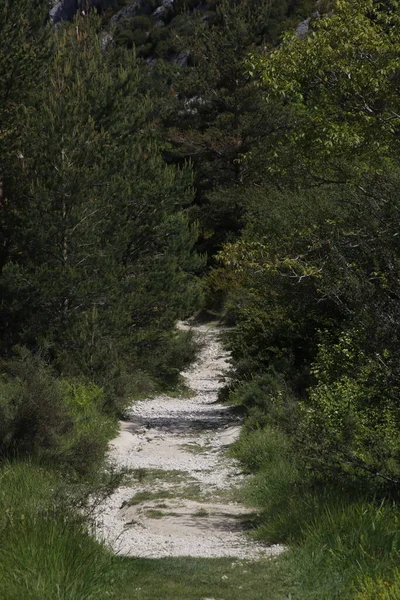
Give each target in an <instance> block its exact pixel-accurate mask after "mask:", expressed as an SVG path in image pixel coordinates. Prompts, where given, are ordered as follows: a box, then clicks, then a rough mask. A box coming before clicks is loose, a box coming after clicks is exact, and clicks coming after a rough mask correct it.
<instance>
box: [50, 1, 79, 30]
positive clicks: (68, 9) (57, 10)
mask: <svg viewBox="0 0 400 600" xmlns="http://www.w3.org/2000/svg"><path fill="white" fill-rule="evenodd" d="M78 8H79V1H78V0H61V2H55V3H54V6H53V8H52V9H51V10H50V13H49V15H50V19H51V21H52V23H53V24H54V25H55V24H56V23H58V22H59V21H70V20H71V19H73V18H74V15H75V13H76V11H77V10H78Z"/></svg>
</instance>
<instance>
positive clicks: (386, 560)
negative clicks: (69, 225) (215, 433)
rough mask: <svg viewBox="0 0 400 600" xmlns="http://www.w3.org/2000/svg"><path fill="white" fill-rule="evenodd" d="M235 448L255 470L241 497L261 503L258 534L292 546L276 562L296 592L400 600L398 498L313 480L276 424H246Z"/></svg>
mask: <svg viewBox="0 0 400 600" xmlns="http://www.w3.org/2000/svg"><path fill="white" fill-rule="evenodd" d="M234 454H235V456H236V458H238V459H239V460H241V462H242V463H243V465H244V466H245V467H246V468H247V469H248V470H249V471H251V472H253V473H254V475H253V476H252V477H251V478H250V480H249V483H248V485H247V488H245V490H244V496H245V498H246V499H247V500H248V502H249V503H252V504H256V505H258V506H260V507H261V509H262V511H261V518H260V521H259V523H258V524H256V529H255V534H256V536H257V537H258V538H259V539H264V540H268V541H269V542H280V543H282V542H287V543H289V544H290V545H291V546H292V549H291V550H290V551H289V552H287V553H286V555H285V558H284V559H279V561H281V560H284V561H285V563H286V567H287V569H288V576H289V578H290V580H291V582H292V587H294V590H295V591H294V592H293V594H294V595H292V597H293V598H299V599H301V600H320V599H321V598H326V599H327V600H355V599H357V600H378V599H379V598H383V599H384V600H399V599H400V577H399V575H398V569H399V567H400V561H399V556H400V510H399V507H398V505H396V504H395V503H394V502H393V501H390V500H388V499H386V500H382V501H381V502H377V501H376V500H375V499H374V498H373V497H371V496H368V495H367V494H366V492H365V491H363V490H360V487H359V486H358V487H354V488H352V487H350V486H349V485H347V486H344V485H339V484H336V485H335V486H333V485H329V484H328V483H325V484H324V485H321V484H319V485H316V484H315V483H314V484H313V482H312V481H311V480H310V479H309V476H308V474H307V473H306V472H304V471H302V470H301V468H300V467H299V466H298V465H296V462H295V459H294V458H293V457H292V456H291V455H290V452H288V441H287V438H286V437H285V435H284V434H282V433H281V432H280V431H279V430H277V429H274V428H271V427H265V428H263V429H258V430H255V431H251V432H248V431H247V432H246V431H245V432H244V433H243V435H242V436H241V438H240V439H239V441H238V442H237V443H236V444H235V446H234ZM271 576H272V577H274V576H275V575H274V573H272V574H271Z"/></svg>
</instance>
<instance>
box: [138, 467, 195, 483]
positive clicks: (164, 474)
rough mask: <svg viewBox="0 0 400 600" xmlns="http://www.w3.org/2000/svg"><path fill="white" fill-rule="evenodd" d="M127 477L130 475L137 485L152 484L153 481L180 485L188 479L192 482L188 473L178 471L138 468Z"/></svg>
mask: <svg viewBox="0 0 400 600" xmlns="http://www.w3.org/2000/svg"><path fill="white" fill-rule="evenodd" d="M129 475H132V476H133V477H134V479H135V480H136V481H138V482H139V483H152V482H153V481H163V482H166V483H182V482H186V481H188V480H189V479H190V480H193V477H191V476H190V475H189V473H187V472H186V471H180V470H178V469H171V470H163V469H146V468H140V469H134V470H133V471H130V473H129ZM136 481H135V484H136Z"/></svg>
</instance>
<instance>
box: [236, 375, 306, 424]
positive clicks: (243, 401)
mask: <svg viewBox="0 0 400 600" xmlns="http://www.w3.org/2000/svg"><path fill="white" fill-rule="evenodd" d="M229 399H230V401H231V402H233V403H234V404H236V405H243V406H245V407H246V408H247V419H246V428H247V429H252V428H258V427H264V426H265V425H274V426H278V427H280V428H281V429H282V430H283V431H285V432H287V433H293V432H294V431H295V430H296V429H297V427H298V425H299V419H300V408H299V403H298V402H297V401H296V400H295V398H294V396H293V394H292V392H291V390H290V389H289V387H288V385H287V384H286V383H285V382H284V380H283V378H282V377H279V376H278V375H277V374H276V373H275V372H274V371H273V370H270V371H268V372H266V373H264V374H263V375H260V376H258V377H254V378H253V379H251V380H249V381H244V382H241V383H240V384H239V385H238V386H237V387H236V388H235V389H234V390H233V391H232V392H231V393H230V395H229Z"/></svg>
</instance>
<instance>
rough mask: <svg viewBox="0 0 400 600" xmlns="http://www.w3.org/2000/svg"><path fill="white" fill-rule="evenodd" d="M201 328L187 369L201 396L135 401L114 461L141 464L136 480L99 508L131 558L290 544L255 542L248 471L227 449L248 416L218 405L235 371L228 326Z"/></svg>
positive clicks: (106, 529) (104, 526)
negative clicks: (225, 334)
mask: <svg viewBox="0 0 400 600" xmlns="http://www.w3.org/2000/svg"><path fill="white" fill-rule="evenodd" d="M180 327H182V328H187V327H190V325H189V324H187V323H181V324H180ZM193 329H194V330H195V331H196V334H197V335H198V336H199V339H200V341H201V342H202V345H203V346H202V350H201V352H200V353H199V356H198V359H197V361H196V362H195V363H194V364H193V365H192V367H191V368H190V369H189V370H188V371H187V372H185V373H183V376H184V378H185V381H186V384H187V386H188V387H189V388H190V389H191V390H192V391H193V396H192V397H190V398H170V397H166V396H157V397H155V398H152V399H149V400H143V401H139V402H135V403H134V404H133V405H132V406H131V408H130V409H129V411H128V413H127V419H126V421H123V422H121V424H120V433H119V436H118V437H117V438H116V439H115V440H113V442H112V443H111V445H110V452H109V458H110V461H111V463H113V465H114V467H116V468H129V469H133V470H134V471H133V473H134V475H135V476H136V478H135V479H134V480H133V482H132V484H131V485H125V486H123V487H120V488H118V489H117V490H116V492H115V493H114V494H113V495H112V496H110V497H109V498H108V499H107V500H106V501H104V502H103V503H102V504H101V505H100V506H99V507H98V508H97V509H96V524H97V535H98V536H99V537H100V538H102V539H105V540H106V542H107V543H108V544H109V545H110V546H111V547H112V548H113V550H114V551H115V552H117V553H119V554H122V555H127V556H140V557H149V558H150V557H151V558H160V557H166V556H197V557H222V556H232V557H238V558H248V559H256V558H261V557H263V556H272V555H275V554H278V553H279V552H281V551H282V550H283V547H282V546H277V545H274V546H266V545H261V544H256V543H254V542H252V541H250V539H249V536H248V535H246V532H245V529H246V523H248V522H249V521H250V519H251V513H252V512H253V511H251V510H249V509H248V508H245V507H244V506H242V505H240V504H239V503H237V502H234V501H233V500H232V499H231V498H232V496H233V494H232V490H234V488H235V486H238V485H240V484H241V483H242V480H243V474H242V473H241V472H240V468H239V466H238V464H237V463H236V462H235V461H234V460H233V459H231V458H228V456H227V454H226V449H227V448H228V446H229V445H230V444H231V443H232V442H233V441H234V440H235V439H236V438H237V437H238V435H239V432H240V421H239V420H238V417H236V416H235V414H234V412H233V411H232V409H230V408H229V407H226V406H224V405H222V404H219V403H218V402H217V396H218V391H219V389H220V388H221V387H222V386H223V385H224V384H225V382H226V373H227V370H228V368H229V356H228V355H227V353H226V352H224V350H223V348H222V346H221V343H220V341H219V335H220V333H221V329H220V328H218V327H217V326H215V325H197V326H194V327H193Z"/></svg>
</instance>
